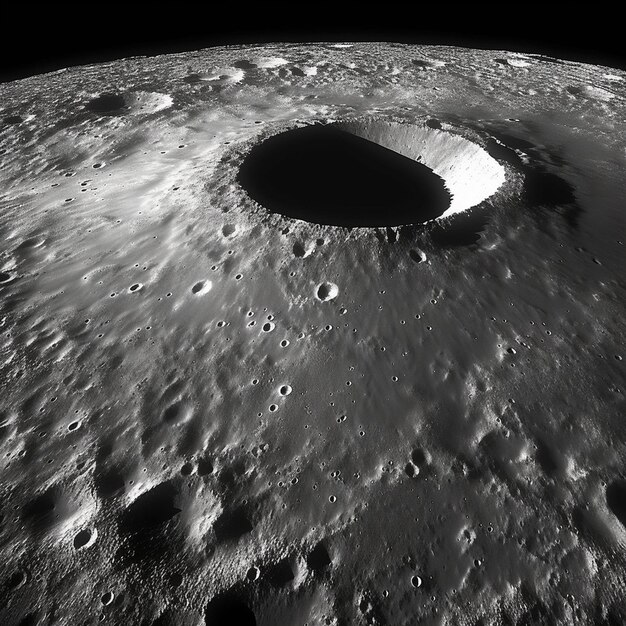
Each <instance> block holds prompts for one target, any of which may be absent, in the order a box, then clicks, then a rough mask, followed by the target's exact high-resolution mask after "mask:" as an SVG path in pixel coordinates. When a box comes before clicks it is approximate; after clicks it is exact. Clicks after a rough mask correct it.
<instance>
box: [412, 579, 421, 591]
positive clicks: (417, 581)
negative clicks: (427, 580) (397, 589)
mask: <svg viewBox="0 0 626 626" xmlns="http://www.w3.org/2000/svg"><path fill="white" fill-rule="evenodd" d="M411 584H412V585H413V587H415V588H416V589H417V588H418V587H421V586H422V579H421V578H420V577H419V576H412V577H411Z"/></svg>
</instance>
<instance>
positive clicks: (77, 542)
mask: <svg viewBox="0 0 626 626" xmlns="http://www.w3.org/2000/svg"><path fill="white" fill-rule="evenodd" d="M96 536H97V533H96V531H95V530H94V531H91V529H89V528H85V529H83V530H81V531H79V532H78V533H76V535H75V536H74V547H75V548H76V549H77V550H80V549H81V548H85V547H88V546H91V545H93V543H94V542H95V541H96Z"/></svg>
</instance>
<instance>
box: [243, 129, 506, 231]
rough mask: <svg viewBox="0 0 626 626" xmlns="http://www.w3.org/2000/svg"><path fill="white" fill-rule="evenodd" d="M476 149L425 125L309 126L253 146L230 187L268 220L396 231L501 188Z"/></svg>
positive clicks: (499, 170)
mask: <svg viewBox="0 0 626 626" xmlns="http://www.w3.org/2000/svg"><path fill="white" fill-rule="evenodd" d="M504 178H505V175H504V168H503V167H502V166H501V165H500V164H499V163H498V162H497V161H496V160H495V159H493V158H492V157H491V156H489V154H487V152H486V151H485V150H483V148H482V147H481V146H479V145H478V144H476V143H474V142H472V141H470V140H468V139H465V138H463V137H461V136H459V135H456V134H453V133H450V132H448V131H445V130H440V129H436V128H431V127H429V126H426V125H412V124H402V123H396V122H383V121H379V120H368V121H362V120H360V121H350V122H337V123H329V124H319V123H318V124H313V125H309V126H305V127H301V128H296V129H291V130H288V131H286V132H282V133H279V134H276V135H273V136H271V137H269V138H267V139H265V140H264V141H262V142H261V143H259V144H257V145H256V146H254V147H253V148H252V149H251V150H250V152H249V153H248V154H247V155H246V157H245V159H244V160H243V162H242V164H241V167H240V169H239V172H238V176H237V180H238V182H239V184H240V185H241V186H242V188H243V189H244V190H245V191H246V192H247V194H248V195H249V196H250V197H251V198H252V199H253V200H254V201H256V202H257V203H258V204H260V205H261V206H263V207H265V208H266V209H267V210H269V211H270V212H271V213H278V214H281V215H284V216H286V217H290V218H296V219H300V220H304V221H307V222H312V223H315V224H326V225H333V226H348V227H377V226H402V225H408V224H419V223H424V222H428V221H431V220H434V219H437V218H439V217H446V216H449V215H453V214H454V213H458V212H460V211H464V210H466V209H468V208H471V207H473V206H476V205H477V204H480V203H481V202H482V201H483V200H485V199H486V198H488V197H489V196H491V195H492V194H493V193H494V192H495V191H496V190H497V189H498V187H499V186H500V185H501V184H502V183H503V182H504Z"/></svg>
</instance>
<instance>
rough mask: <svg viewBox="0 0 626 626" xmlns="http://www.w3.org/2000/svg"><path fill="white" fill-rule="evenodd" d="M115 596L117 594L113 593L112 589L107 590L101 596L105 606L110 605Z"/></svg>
mask: <svg viewBox="0 0 626 626" xmlns="http://www.w3.org/2000/svg"><path fill="white" fill-rule="evenodd" d="M114 597H115V595H114V594H113V592H112V591H107V592H106V593H103V594H102V597H101V598H100V600H101V602H102V604H103V605H104V606H108V605H109V604H111V602H113V598H114Z"/></svg>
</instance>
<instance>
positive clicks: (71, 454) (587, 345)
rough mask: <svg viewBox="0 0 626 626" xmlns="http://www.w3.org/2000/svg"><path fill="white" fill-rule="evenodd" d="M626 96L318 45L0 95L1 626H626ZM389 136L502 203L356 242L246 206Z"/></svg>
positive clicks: (532, 71)
mask: <svg viewBox="0 0 626 626" xmlns="http://www.w3.org/2000/svg"><path fill="white" fill-rule="evenodd" d="M625 78H626V75H624V73H623V72H621V71H618V70H612V69H610V68H603V67H593V66H589V65H581V64H575V63H571V62H562V61H559V60H557V59H551V58H547V57H539V56H536V55H534V56H533V55H520V54H510V53H507V52H485V51H473V50H464V49H454V48H447V47H411V46H404V45H393V44H353V45H348V44H346V45H337V44H320V45H315V46H313V45H311V46H302V45H276V46H263V47H254V46H252V47H251V46H246V47H241V48H228V49H216V50H206V51H200V52H197V53H185V54H180V55H172V56H165V57H156V58H147V59H139V58H138V59H129V60H127V61H123V62H115V63H110V64H104V65H100V66H91V67H82V68H72V69H68V70H66V71H62V72H57V73H53V74H48V75H45V76H39V77H33V78H30V79H26V80H22V81H19V82H14V83H8V84H4V85H0V106H1V111H0V113H1V114H0V180H1V183H2V184H1V186H0V240H1V241H2V245H1V246H0V330H1V335H0V342H1V343H0V351H1V352H0V356H1V363H0V368H1V369H0V453H1V458H2V471H1V474H0V520H1V521H0V623H2V624H6V625H7V626H12V625H14V624H15V625H18V624H22V625H35V624H42V625H43V624H77V625H83V624H85V625H87V624H96V623H99V622H104V623H111V624H141V625H146V626H150V625H154V626H157V625H172V624H182V625H189V626H191V625H203V624H208V625H213V624H254V623H256V624H259V625H264V626H270V625H282V624H285V625H296V624H299V625H302V626H304V625H305V624H308V625H309V626H314V625H317V624H328V625H330V624H333V625H348V624H370V625H375V624H376V625H384V624H387V625H390V626H391V625H394V626H395V625H404V624H407V625H409V624H450V625H452V624H455V625H457V624H458V625H459V626H461V625H462V626H480V625H483V626H487V625H490V624H503V625H504V624H506V625H516V626H523V625H531V624H562V623H568V624H570V623H573V624H590V623H593V624H606V625H615V624H622V623H624V622H625V621H626V605H625V601H624V588H625V584H626V580H625V577H626V528H625V524H626V465H625V463H626V446H625V442H626V438H625V435H626V421H625V414H624V387H625V379H624V361H623V358H624V357H626V350H625V349H624V346H623V343H622V342H623V338H624V336H625V330H626V329H625V328H624V326H625V324H624V301H625V300H624V295H625V283H624V268H625V267H626V265H625V260H626V259H625V256H626V255H625V252H624V246H623V240H624V237H625V235H626V233H625V213H624V200H625V191H626V189H625V185H626V182H625V180H624V168H625V165H626V163H625V161H626V151H625V142H624V119H625V113H626V112H625V107H624V84H625V83H624V79H625ZM363 120H365V121H364V122H363ZM371 120H375V124H377V125H378V126H377V127H376V128H378V129H379V131H380V128H382V126H381V125H384V124H388V125H389V126H390V127H391V126H393V127H394V128H402V129H409V128H414V129H415V128H418V129H420V130H418V131H409V130H407V132H406V133H405V134H404V135H402V133H400V135H402V137H405V138H406V137H409V138H410V136H411V133H412V132H417V133H418V134H420V133H422V134H428V132H427V131H426V130H425V129H429V130H432V131H433V132H435V133H447V135H448V136H454V137H455V139H454V140H453V141H452V143H454V141H457V142H458V143H459V144H460V143H462V142H463V141H467V142H468V144H469V143H471V145H470V147H469V148H467V149H466V148H464V149H463V150H460V151H459V158H461V157H462V156H463V155H464V154H472V155H474V154H480V155H481V156H480V158H485V159H486V160H485V163H486V164H487V165H485V167H484V168H482V169H481V171H483V172H484V177H485V180H484V181H481V173H480V171H479V172H478V173H477V174H475V175H474V178H475V179H476V185H477V187H476V189H478V190H479V191H480V189H483V188H484V189H486V190H487V191H486V192H485V193H486V194H487V196H488V197H487V198H486V199H485V200H482V198H481V196H480V193H479V191H477V192H476V194H475V196H472V198H476V199H478V200H481V202H480V203H479V204H478V206H476V207H474V208H473V209H471V210H469V211H463V212H460V213H458V214H456V215H451V216H450V217H443V218H440V219H436V220H431V221H429V222H427V223H426V224H417V225H412V226H411V225H406V226H403V227H398V228H385V227H377V228H343V227H337V226H323V225H316V224H312V223H309V222H306V221H301V220H294V219H290V218H287V217H283V216H281V215H280V214H276V213H270V212H268V211H267V210H265V209H264V208H263V207H262V206H259V205H258V204H256V203H255V202H254V201H253V200H252V199H251V198H250V197H249V196H248V195H247V193H246V191H245V190H244V189H243V188H242V187H241V185H239V183H238V172H239V169H240V166H241V164H242V162H243V161H244V160H245V158H246V155H247V154H249V152H250V150H251V149H252V148H253V147H254V146H257V145H259V144H260V142H262V141H263V140H264V139H266V138H268V137H270V136H272V135H276V134H278V133H280V132H283V131H288V130H290V129H294V128H298V127H301V126H304V125H307V124H311V123H320V122H321V123H327V122H346V123H348V122H349V123H350V124H352V125H353V127H359V128H365V127H366V126H367V124H369V123H370V121H371ZM359 124H365V126H359ZM355 125H356V126H355ZM377 132H378V131H377ZM374 135H376V133H374ZM376 136H377V137H378V138H377V139H376V141H385V140H386V139H385V137H387V139H388V144H389V145H388V146H387V147H388V148H391V149H394V150H395V149H396V148H397V146H398V145H400V144H401V143H402V142H401V141H399V140H398V139H397V138H398V137H399V135H397V134H396V135H394V136H393V137H391V138H389V137H390V136H388V135H385V133H383V132H382V131H381V132H378V135H376ZM394 137H395V139H394ZM409 144H411V142H410V141H409V142H408V144H407V142H405V143H404V144H403V145H405V147H406V146H407V145H409ZM463 145H466V144H463ZM409 148H410V145H409ZM429 150H430V153H429V154H434V155H436V156H437V155H439V156H440V155H441V154H443V153H442V152H441V151H438V150H439V149H438V148H437V147H435V148H433V147H432V146H430V147H429ZM418 152H419V151H418ZM444 152H445V151H444ZM414 156H415V158H416V157H417V156H419V154H417V155H414ZM439 156H437V158H439ZM487 156H488V158H487ZM442 159H443V161H442V160H440V161H438V162H439V163H440V164H441V163H443V164H444V165H442V166H441V172H440V175H441V177H442V178H443V179H444V180H446V176H447V175H448V174H449V172H450V171H453V170H454V167H455V163H457V161H455V154H454V153H449V152H446V153H445V159H444V158H443V157H442ZM446 159H447V160H446ZM494 163H495V165H494ZM446 168H448V169H446ZM451 168H452V169H451ZM455 171H456V170H455ZM459 180H460V181H461V183H463V181H464V180H465V179H464V178H463V172H461V173H458V172H457V173H455V174H454V176H453V180H452V185H453V184H457V183H458V181H459ZM494 181H495V182H494ZM483 183H484V184H483ZM312 184H315V183H314V181H313V182H312ZM463 184H465V183H463ZM463 184H461V187H458V188H459V189H465V188H469V187H471V185H470V186H469V187H468V186H467V185H465V187H463ZM452 185H449V186H448V188H449V189H450V190H452ZM481 185H482V187H481ZM490 185H491V186H490ZM472 189H474V188H473V187H472ZM474 190H475V189H474ZM470 191H471V190H470ZM468 193H469V192H468ZM452 201H453V202H454V197H453V199H452ZM470 204H471V203H470ZM422 221H425V220H422Z"/></svg>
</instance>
